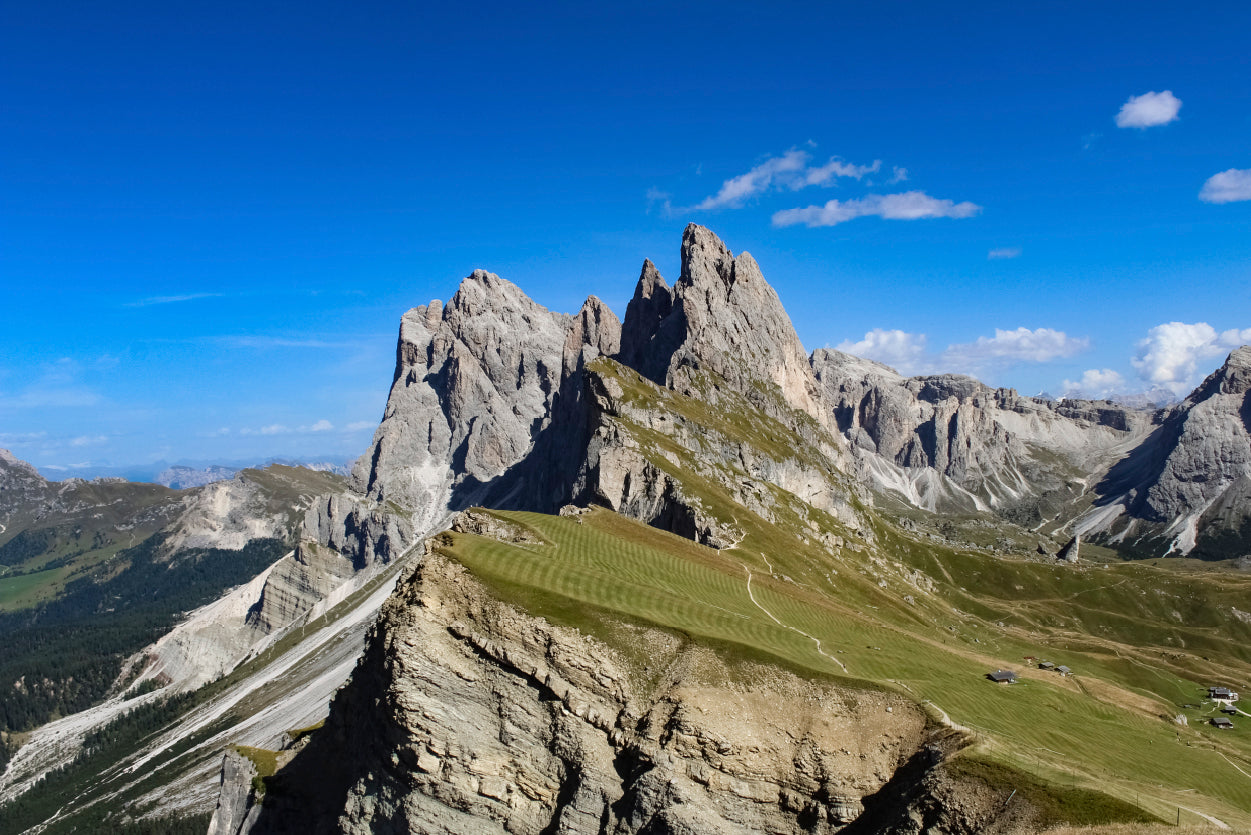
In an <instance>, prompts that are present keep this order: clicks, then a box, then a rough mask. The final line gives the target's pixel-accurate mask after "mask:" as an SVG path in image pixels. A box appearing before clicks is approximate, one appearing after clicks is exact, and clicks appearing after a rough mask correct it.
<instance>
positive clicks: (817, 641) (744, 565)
mask: <svg viewBox="0 0 1251 835" xmlns="http://www.w3.org/2000/svg"><path fill="white" fill-rule="evenodd" d="M739 565H741V566H743V570H744V571H746V572H747V596H748V597H749V598H751V602H752V603H754V604H755V605H756V608H757V609H759V610H760V611H762V612H764V613H765V614H766V615H768V616H769V619H770V620H772V621H773V622H774V623H776V624H777V625H778V626H780V627H782V628H783V629H789V630H790V631H792V632H796V633H798V634H800V635H803V636H804V637H805V638H807V639H808V640H810V641H812V642H813V643H814V644H816V645H817V652H818V653H820V654H821V655H822V656H824V657H826V658H828V659H830V660H831V661H833V662H834V663H835V664H837V665H838V666H839V667H841V668H842V669H843V672H844V673H845V672H847V665H846V664H844V663H843V662H842V661H839V660H838V659H837V658H835V657H834V656H832V655H830V654H829V653H828V652H826V651H825V650H823V649H821V639H820V638H814V637H812V636H811V635H809V634H808V633H807V632H805V631H803V630H802V629H796V628H795V627H793V626H790V625H788V624H785V623H782V621H780V620H778V619H777V618H775V617H774V616H773V613H772V612H770V611H769V610H768V609H766V608H765V607H764V606H761V605H760V601H759V600H757V599H756V595H754V594H752V590H751V569H750V568H748V567H747V563H739Z"/></svg>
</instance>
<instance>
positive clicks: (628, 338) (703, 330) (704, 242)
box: [620, 223, 824, 420]
mask: <svg viewBox="0 0 1251 835" xmlns="http://www.w3.org/2000/svg"><path fill="white" fill-rule="evenodd" d="M681 259H682V261H681V263H682V273H681V277H680V278H679V279H678V283H677V284H676V285H675V287H674V289H673V295H672V310H671V311H670V312H668V313H664V308H665V306H666V305H667V304H668V299H667V298H666V295H667V294H666V292H665V290H666V289H667V288H665V285H664V283H663V279H661V278H660V276H659V274H658V273H656V271H655V267H653V266H652V265H651V263H650V262H648V263H645V264H644V265H643V274H642V275H641V276H640V279H639V286H638V288H637V289H636V291H635V295H634V300H632V301H631V303H630V308H629V309H627V311H626V323H625V325H624V329H623V335H622V355H621V357H620V358H621V360H622V361H623V362H624V363H625V364H626V365H630V366H632V367H634V368H635V369H636V370H638V371H639V372H640V373H641V374H643V375H644V376H646V377H649V378H651V379H653V380H655V381H656V382H659V383H663V384H665V385H669V386H671V387H674V388H676V389H679V390H684V389H692V388H698V384H699V381H698V380H697V379H696V377H698V376H699V374H700V372H702V371H704V370H707V371H711V372H713V373H715V374H717V375H718V376H720V377H721V378H723V379H724V380H725V381H726V382H727V383H729V384H730V385H731V386H732V387H734V388H735V389H736V390H738V391H740V392H742V393H743V394H745V395H746V396H748V397H749V398H752V399H760V398H761V397H762V395H761V393H760V388H759V384H760V383H766V384H773V385H776V386H777V388H778V390H779V391H780V393H781V396H782V399H783V400H784V401H785V403H786V405H788V406H789V407H791V408H794V409H799V410H801V411H804V412H806V413H808V414H809V415H812V416H813V417H816V418H818V419H819V420H824V416H823V410H822V409H821V408H820V407H819V406H818V405H817V400H816V394H815V393H816V382H815V379H814V378H813V375H812V369H811V367H810V366H809V364H808V357H807V353H806V352H805V351H804V348H803V344H802V343H801V342H800V341H799V337H798V335H797V334H796V333H795V329H794V327H793V326H792V325H791V320H790V318H789V317H788V316H787V315H786V311H785V310H784V309H783V308H782V302H781V300H779V298H778V295H777V293H776V292H774V290H773V288H772V287H770V286H769V284H768V282H766V281H765V279H764V276H763V275H761V272H760V267H759V266H758V265H757V264H756V261H755V259H754V258H752V257H751V255H749V254H747V253H745V252H744V253H742V254H740V255H739V256H738V257H737V258H736V257H735V256H734V254H733V253H732V252H730V250H729V248H728V247H726V245H725V244H724V243H722V241H721V239H720V238H718V237H717V236H716V235H715V234H713V233H712V232H711V231H710V230H708V229H706V228H704V227H702V226H699V225H696V224H694V223H692V224H690V225H688V226H687V227H686V231H685V232H684V233H683V235H682V250H681ZM761 405H765V404H764V403H761Z"/></svg>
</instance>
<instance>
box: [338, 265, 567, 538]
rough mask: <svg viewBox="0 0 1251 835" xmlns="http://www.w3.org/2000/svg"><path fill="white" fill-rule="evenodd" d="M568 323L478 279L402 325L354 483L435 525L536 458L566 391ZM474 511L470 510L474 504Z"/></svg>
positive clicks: (484, 277) (510, 289)
mask: <svg viewBox="0 0 1251 835" xmlns="http://www.w3.org/2000/svg"><path fill="white" fill-rule="evenodd" d="M569 320H570V317H569V316H566V315H561V314H556V313H552V312H550V311H548V310H547V309H546V308H544V307H542V306H540V305H538V304H536V303H535V302H534V301H532V300H531V299H530V298H529V297H527V296H526V295H525V294H524V293H523V292H521V290H520V289H518V288H517V287H516V285H514V284H512V283H510V282H508V281H505V280H503V279H501V278H499V277H498V276H496V275H492V274H491V273H488V272H485V271H483V270H477V271H475V272H474V273H473V274H472V275H470V276H469V277H468V278H466V279H465V280H464V281H463V282H461V285H460V289H458V290H457V291H456V294H455V295H454V296H453V297H452V299H451V301H449V302H448V305H447V307H446V308H445V307H444V306H443V305H442V303H441V302H438V301H434V302H431V303H430V304H429V305H428V306H424V307H418V308H416V309H414V310H410V311H409V312H408V313H405V314H404V316H403V318H402V319H401V322H400V340H399V346H398V348H397V350H396V368H395V379H394V382H393V383H392V386H391V394H390V397H389V398H388V400H387V408H386V412H385V414H384V416H383V419H382V423H381V425H380V426H379V427H378V431H377V432H376V433H375V434H374V440H373V444H372V446H371V448H370V451H369V453H368V454H366V455H365V456H363V457H362V458H361V460H360V461H359V462H358V463H357V465H356V468H355V469H354V470H353V479H354V483H355V485H356V487H357V489H359V490H360V491H362V492H365V493H367V495H368V496H369V497H370V498H372V499H373V500H375V501H380V502H386V501H391V502H394V503H396V504H397V505H399V506H401V507H403V508H406V509H408V510H410V511H412V512H414V513H416V514H418V516H417V518H416V519H415V522H416V524H417V526H418V527H423V524H422V523H423V522H426V523H428V522H431V521H433V520H434V519H435V518H437V517H438V516H439V515H440V514H441V513H442V512H444V510H445V509H446V508H447V506H448V504H449V502H452V501H453V498H452V491H453V489H460V490H462V491H463V492H465V493H467V494H471V493H472V492H473V489H474V487H475V486H476V485H479V484H482V483H485V482H489V481H490V480H491V479H493V478H496V477H498V476H499V475H501V474H502V473H504V471H505V470H507V468H508V467H510V466H511V465H513V464H515V463H517V462H518V461H519V460H521V458H522V457H524V456H525V454H526V453H527V452H529V451H530V449H531V447H532V445H533V444H534V440H535V437H536V436H537V435H538V433H539V430H540V429H541V428H542V426H543V423H544V421H545V419H546V418H547V417H548V414H549V412H550V407H551V400H552V397H553V396H554V395H555V393H556V391H557V390H558V389H559V386H560V379H561V369H562V356H563V351H564V343H565V337H566V331H567V329H568V326H569ZM466 503H468V502H466Z"/></svg>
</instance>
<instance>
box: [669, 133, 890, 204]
mask: <svg viewBox="0 0 1251 835" xmlns="http://www.w3.org/2000/svg"><path fill="white" fill-rule="evenodd" d="M810 159H812V156H811V155H810V154H809V153H808V152H807V151H801V150H799V149H798V148H792V149H790V150H789V151H787V152H786V153H784V154H782V156H780V157H770V158H768V159H766V160H765V161H764V162H762V163H760V164H759V165H757V166H756V167H755V168H753V169H751V170H750V171H748V172H747V173H746V174H740V175H738V176H737V177H732V178H731V179H729V180H726V181H725V182H724V183H722V184H721V188H720V189H719V190H718V191H717V193H716V194H714V195H712V196H711V197H705V198H704V199H703V200H702V201H700V202H699V203H697V204H696V205H695V206H694V207H693V208H694V209H695V210H699V211H708V210H710V209H722V208H725V207H727V206H730V207H737V206H741V205H743V202H744V201H746V200H747V199H748V198H750V197H754V196H756V195H757V194H763V193H764V192H766V191H768V190H769V188H771V187H777V188H789V189H791V190H792V191H798V190H799V189H801V188H807V187H808V186H827V185H831V184H832V183H833V182H834V181H835V180H837V179H838V178H839V177H850V178H852V179H856V180H859V179H862V178H863V177H864V176H865V175H866V174H871V173H873V172H875V171H877V170H878V169H880V168H881V167H882V161H881V160H874V161H873V163H872V164H871V165H853V164H851V163H848V162H844V161H843V160H841V159H839V158H838V157H830V159H829V161H828V162H826V163H825V164H824V165H818V166H812V167H810V166H809V165H808V162H809V160H810ZM660 194H661V193H659V192H658V193H656V194H655V195H653V194H652V193H649V195H648V198H649V200H653V199H654V197H659V195H660Z"/></svg>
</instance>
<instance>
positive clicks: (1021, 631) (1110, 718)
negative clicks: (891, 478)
mask: <svg viewBox="0 0 1251 835" xmlns="http://www.w3.org/2000/svg"><path fill="white" fill-rule="evenodd" d="M598 370H600V371H601V372H603V373H609V374H613V375H615V377H616V379H617V381H618V383H619V384H621V385H622V386H623V388H624V389H625V391H626V395H625V400H626V401H627V402H629V401H631V400H633V402H634V404H635V405H637V406H640V407H645V408H648V409H656V408H662V409H665V410H668V411H671V412H672V413H674V414H677V415H679V416H680V417H681V418H682V419H685V420H688V421H691V422H693V423H697V424H700V425H703V426H706V427H707V428H708V430H709V434H714V433H715V434H717V435H720V436H721V437H727V436H728V437H735V438H736V440H742V439H746V440H748V441H749V442H750V441H751V440H752V436H753V435H757V434H759V433H760V432H761V430H764V431H767V432H769V433H770V439H769V443H768V444H763V443H762V444H758V445H757V444H753V446H756V448H757V449H758V450H761V451H762V452H765V453H766V454H771V455H773V456H774V457H779V456H786V455H787V454H788V450H794V449H795V447H796V446H798V444H797V443H796V442H795V441H794V440H792V439H788V438H787V437H786V435H785V434H784V433H783V432H781V431H780V430H779V427H777V426H776V425H775V422H771V421H769V420H768V419H767V418H764V417H763V416H761V415H758V414H752V412H751V410H750V407H748V406H746V405H741V406H740V407H739V408H738V410H737V414H736V413H735V411H736V410H735V409H725V408H722V409H720V410H719V411H718V412H717V413H716V414H715V415H709V414H706V413H705V412H706V410H703V409H702V406H701V404H699V403H697V402H695V401H689V400H685V399H684V398H682V397H680V396H679V395H675V394H673V393H672V392H667V391H661V390H658V389H656V388H655V387H654V386H651V385H650V384H649V383H646V382H644V381H641V380H640V379H637V378H635V377H634V376H632V375H631V374H630V372H628V371H627V370H624V369H620V367H619V366H618V367H615V368H614V367H613V364H611V363H607V362H601V363H600V368H599V369H598ZM628 414H629V410H628V409H625V410H623V412H622V415H620V416H618V420H619V421H620V422H621V423H622V425H623V426H624V427H625V428H627V429H628V430H629V431H630V433H631V434H632V435H633V436H634V437H635V438H636V439H637V440H638V441H639V442H640V445H641V447H642V449H643V450H644V452H645V453H649V454H648V457H649V459H650V460H651V461H652V463H653V464H655V465H656V466H658V467H659V468H661V469H662V470H664V471H665V472H667V473H668V474H669V475H670V476H672V477H674V478H675V479H677V480H678V481H680V482H681V483H682V485H683V488H684V490H685V491H686V492H687V493H688V494H689V495H692V496H694V497H696V498H697V499H698V501H699V502H700V503H701V505H702V506H703V508H704V510H705V511H706V512H711V513H712V514H713V515H715V516H717V517H719V518H721V519H722V520H723V521H727V522H732V523H733V524H734V525H735V527H737V528H738V529H740V530H742V531H744V533H745V537H744V538H743V540H742V541H741V542H740V543H739V544H738V546H737V547H735V548H732V549H727V550H724V551H720V552H718V551H715V550H712V549H709V548H704V547H702V546H698V545H695V544H693V543H691V542H688V541H686V540H683V539H680V538H678V537H674V536H671V535H669V534H666V533H663V532H660V531H656V530H654V529H651V528H648V527H646V526H644V525H641V524H638V523H635V522H632V521H629V520H626V519H623V518H620V517H618V516H615V515H614V514H610V513H607V512H600V511H597V512H595V513H594V514H592V515H590V516H588V517H585V521H584V523H583V524H579V523H578V522H577V521H576V520H574V519H566V518H558V517H545V516H540V515H534V514H501V515H505V516H507V517H508V518H510V519H513V520H514V521H518V522H520V523H523V524H525V525H528V526H531V527H532V528H533V529H534V530H535V531H536V532H537V533H538V534H539V535H540V536H541V537H542V538H543V539H544V540H546V541H547V542H549V543H552V544H551V545H548V546H523V545H506V544H503V543H500V542H496V541H493V540H486V539H481V538H478V537H473V536H469V535H457V536H456V537H454V538H453V539H452V540H451V541H452V542H453V544H452V545H451V546H450V547H449V552H450V553H451V554H452V555H453V556H455V557H456V558H458V559H460V560H461V561H463V562H464V563H465V564H466V565H467V566H469V567H470V568H471V569H472V570H474V571H475V573H477V574H478V575H479V576H481V577H483V579H485V580H486V581H488V582H489V583H490V584H491V585H492V586H493V587H494V588H495V589H496V591H497V592H499V593H500V594H501V595H502V596H504V597H505V598H506V599H512V600H515V601H517V602H519V603H521V604H523V605H524V606H525V607H527V608H528V609H530V610H531V611H534V612H537V613H539V614H543V615H545V616H547V617H549V618H551V619H553V620H557V621H563V622H566V623H570V624H572V625H576V626H579V627H580V628H584V629H587V630H588V631H591V632H593V633H595V634H597V635H599V636H600V637H601V638H603V639H604V640H606V641H608V642H609V643H614V641H615V642H616V644H617V645H618V647H619V648H620V649H621V650H622V651H624V652H626V653H627V654H628V653H632V652H633V653H639V652H642V653H644V654H645V652H646V650H645V649H643V648H638V647H633V646H631V645H630V643H629V642H628V641H623V640H621V639H620V636H621V635H623V634H627V633H622V632H621V631H620V630H618V629H614V628H613V626H612V622H613V621H614V620H615V619H618V618H621V619H626V620H631V619H635V620H641V621H646V622H649V623H653V624H658V625H662V626H666V627H670V628H673V629H676V630H680V631H682V632H684V633H686V634H688V635H691V636H695V637H698V638H701V639H706V640H710V641H715V642H717V643H719V644H721V643H724V644H728V645H731V646H736V647H739V648H740V650H741V651H743V652H746V653H750V654H753V655H758V654H765V655H768V656H770V657H772V658H775V659H778V660H780V661H784V662H785V663H787V664H788V665H794V666H799V667H802V668H805V669H807V670H809V671H811V672H812V673H813V674H825V675H834V676H845V677H848V678H852V679H855V680H857V681H858V682H861V683H864V682H868V683H872V684H873V685H875V686H888V687H892V688H895V689H898V690H900V691H901V692H903V693H906V694H908V695H910V696H911V697H913V698H915V699H917V700H918V701H929V702H932V704H933V705H934V706H935V707H936V708H937V709H938V710H936V711H935V714H936V715H938V712H939V711H943V712H945V713H946V714H948V715H950V717H951V720H952V721H954V722H956V723H958V724H961V725H966V726H969V727H971V728H973V729H974V730H975V731H976V732H977V734H978V737H979V744H978V746H977V756H978V757H980V758H982V759H988V760H991V761H999V762H1003V763H1005V764H1009V765H1012V766H1015V767H1017V768H1020V769H1022V770H1024V771H1026V772H1029V773H1031V774H1034V775H1037V776H1039V777H1041V778H1043V779H1045V780H1049V781H1052V782H1053V783H1054V784H1056V785H1059V786H1077V787H1085V788H1093V789H1099V790H1102V791H1106V792H1108V793H1110V794H1113V795H1115V796H1117V797H1119V798H1121V799H1122V800H1127V801H1130V802H1135V803H1140V804H1141V805H1142V807H1144V808H1145V809H1147V810H1149V811H1151V812H1153V813H1155V814H1156V815H1158V816H1159V817H1161V818H1167V819H1169V820H1172V819H1173V818H1174V816H1175V814H1176V808H1177V806H1183V807H1188V808H1190V809H1193V810H1197V811H1202V812H1206V813H1208V814H1212V815H1215V816H1217V817H1219V818H1221V819H1223V820H1225V821H1227V822H1229V823H1231V824H1241V825H1251V737H1248V734H1251V720H1245V722H1246V725H1245V727H1246V730H1243V727H1242V725H1243V723H1237V724H1238V725H1239V727H1238V728H1236V729H1235V730H1234V731H1233V732H1220V731H1216V730H1215V729H1212V728H1210V727H1209V726H1207V725H1205V724H1202V723H1203V721H1204V720H1205V719H1206V718H1209V717H1210V716H1211V715H1212V706H1211V704H1210V703H1208V704H1206V705H1201V703H1202V701H1203V699H1204V696H1205V695H1206V686H1207V685H1208V684H1210V683H1227V684H1230V685H1232V686H1234V687H1235V688H1236V689H1239V690H1241V691H1243V692H1247V691H1248V690H1249V689H1251V687H1249V686H1248V685H1251V649H1249V648H1248V647H1249V644H1248V639H1249V638H1251V626H1249V625H1248V624H1246V623H1243V622H1242V621H1241V620H1239V619H1238V618H1237V617H1235V616H1234V615H1233V614H1232V612H1231V611H1230V610H1231V607H1234V606H1236V605H1238V603H1239V602H1240V601H1241V602H1243V606H1242V608H1243V609H1246V608H1247V607H1246V605H1245V601H1246V600H1247V599H1249V598H1251V578H1248V577H1246V576H1245V575H1240V574H1236V573H1233V572H1213V571H1212V570H1205V569H1203V568H1202V567H1199V566H1197V565H1196V564H1194V563H1193V562H1184V561H1168V562H1163V561H1161V562H1155V563H1146V564H1144V563H1133V564H1122V563H1116V564H1098V565H1087V564H1082V565H1080V566H1077V567H1072V566H1063V567H1061V566H1056V565H1054V564H1052V563H1050V562H1046V561H1033V560H1027V559H1019V558H1016V559H1005V558H1003V557H1002V556H1001V555H997V554H995V553H993V552H992V551H990V550H989V549H985V548H978V549H959V548H955V547H952V546H951V545H950V544H947V543H945V542H942V541H941V540H933V539H930V538H927V537H926V535H925V534H924V533H908V534H905V533H902V532H900V531H899V530H898V529H896V528H894V527H893V526H891V525H889V524H887V523H886V522H885V521H883V520H881V519H880V518H878V517H876V516H875V515H874V514H873V513H872V512H871V511H869V512H866V518H867V519H869V520H870V528H871V530H864V531H854V530H849V529H848V528H847V527H845V526H844V525H842V524H840V523H839V522H837V521H836V520H835V519H834V518H832V517H831V516H829V515H827V514H825V513H823V512H821V511H818V510H815V509H813V508H811V507H809V506H808V505H806V504H804V503H803V502H801V501H799V500H798V499H797V498H796V497H794V496H792V495H790V494H788V493H786V492H785V491H782V490H779V489H777V488H771V487H767V488H766V489H771V490H772V491H773V493H774V496H773V498H774V501H775V508H774V512H773V516H774V520H773V521H768V520H765V519H763V518H761V517H759V516H757V515H755V514H753V513H751V512H750V511H749V510H747V509H746V508H744V507H742V506H741V505H739V504H737V503H736V502H734V500H733V499H732V498H731V497H730V496H729V495H728V494H727V493H726V492H725V491H724V490H723V489H721V487H720V486H719V485H718V481H717V479H711V478H709V477H708V475H709V472H710V467H712V468H713V469H715V468H717V467H724V472H722V473H719V475H723V476H724V477H725V478H726V479H730V478H742V477H744V476H745V474H744V473H742V472H741V471H739V470H736V469H735V467H734V465H733V464H732V463H731V464H710V463H709V459H708V458H707V457H705V456H700V459H701V460H700V461H699V463H698V464H692V463H690V462H691V461H692V456H691V455H690V452H689V451H687V450H685V449H683V448H681V447H680V446H678V445H677V444H676V443H674V442H673V440H672V439H671V438H670V437H667V436H665V435H663V434H660V433H657V432H655V431H652V430H649V429H646V428H644V427H642V426H640V425H637V424H632V423H631V422H630V420H629V418H628ZM803 457H804V458H806V459H807V460H808V461H810V462H813V463H819V462H818V461H814V456H812V455H811V454H810V453H809V454H805V455H804V456H803ZM674 461H678V462H682V463H681V464H676V463H674ZM692 466H698V467H699V471H698V472H695V471H693V470H692V469H690V467H692ZM825 533H828V534H833V535H835V536H838V537H842V539H843V541H844V546H843V547H841V548H826V547H824V546H822V545H821V544H820V543H821V534H825ZM748 572H750V573H751V577H752V581H751V591H752V594H753V595H754V597H755V600H756V603H753V602H752V600H751V598H750V597H749V596H748V591H747V577H748ZM757 603H758V604H759V606H757V605H756V604H757ZM760 606H763V607H764V609H767V610H768V613H766V612H765V611H762V609H761V608H760ZM770 614H771V615H772V616H773V617H774V618H776V619H777V620H778V621H781V624H782V625H779V624H778V623H776V622H775V621H774V620H773V618H771V617H770ZM796 630H800V631H802V632H804V633H807V634H808V635H810V636H812V637H813V638H817V639H819V640H820V641H821V648H822V649H823V650H824V652H825V653H827V654H829V655H832V656H834V657H835V658H837V659H838V662H841V665H844V666H845V668H846V671H845V672H844V670H843V669H842V668H841V667H840V664H839V663H836V662H835V661H832V660H830V659H828V658H826V657H824V656H822V655H821V654H820V653H818V651H817V645H816V643H815V641H814V640H812V638H809V637H806V636H805V635H803V634H800V631H796ZM1026 656H1036V657H1038V658H1040V659H1041V658H1046V659H1048V660H1051V661H1054V662H1056V663H1057V664H1067V665H1068V666H1070V667H1072V668H1073V669H1074V670H1075V671H1076V672H1077V675H1076V676H1074V677H1071V678H1067V679H1066V678H1061V677H1060V676H1058V675H1056V674H1054V673H1046V672H1042V671H1039V670H1037V669H1032V668H1031V666H1030V665H1029V664H1027V663H1026V662H1025V661H1024V658H1025V657H1026ZM644 660H645V658H640V662H642V661H644ZM997 667H1006V668H1010V669H1013V670H1016V671H1017V672H1018V673H1019V674H1020V675H1021V676H1022V681H1021V682H1020V683H1018V684H1017V685H1013V686H997V685H994V684H992V683H991V682H989V681H988V680H986V679H985V678H984V675H985V673H986V672H988V671H989V670H991V669H995V668H997ZM1185 702H1189V703H1192V704H1195V705H1200V706H1199V707H1197V708H1193V709H1190V710H1185V709H1183V708H1181V706H1180V705H1181V704H1182V703H1185ZM1178 713H1186V714H1187V715H1188V718H1189V719H1190V720H1191V724H1190V726H1189V727H1185V728H1183V727H1180V726H1177V725H1175V724H1173V723H1172V722H1171V721H1170V720H1171V718H1172V717H1173V716H1175V715H1176V714H1178ZM1182 817H1183V821H1184V820H1185V819H1187V818H1188V817H1189V819H1190V820H1191V821H1192V822H1201V819H1200V818H1198V817H1197V816H1195V815H1194V814H1191V813H1189V812H1186V811H1183V812H1182Z"/></svg>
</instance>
